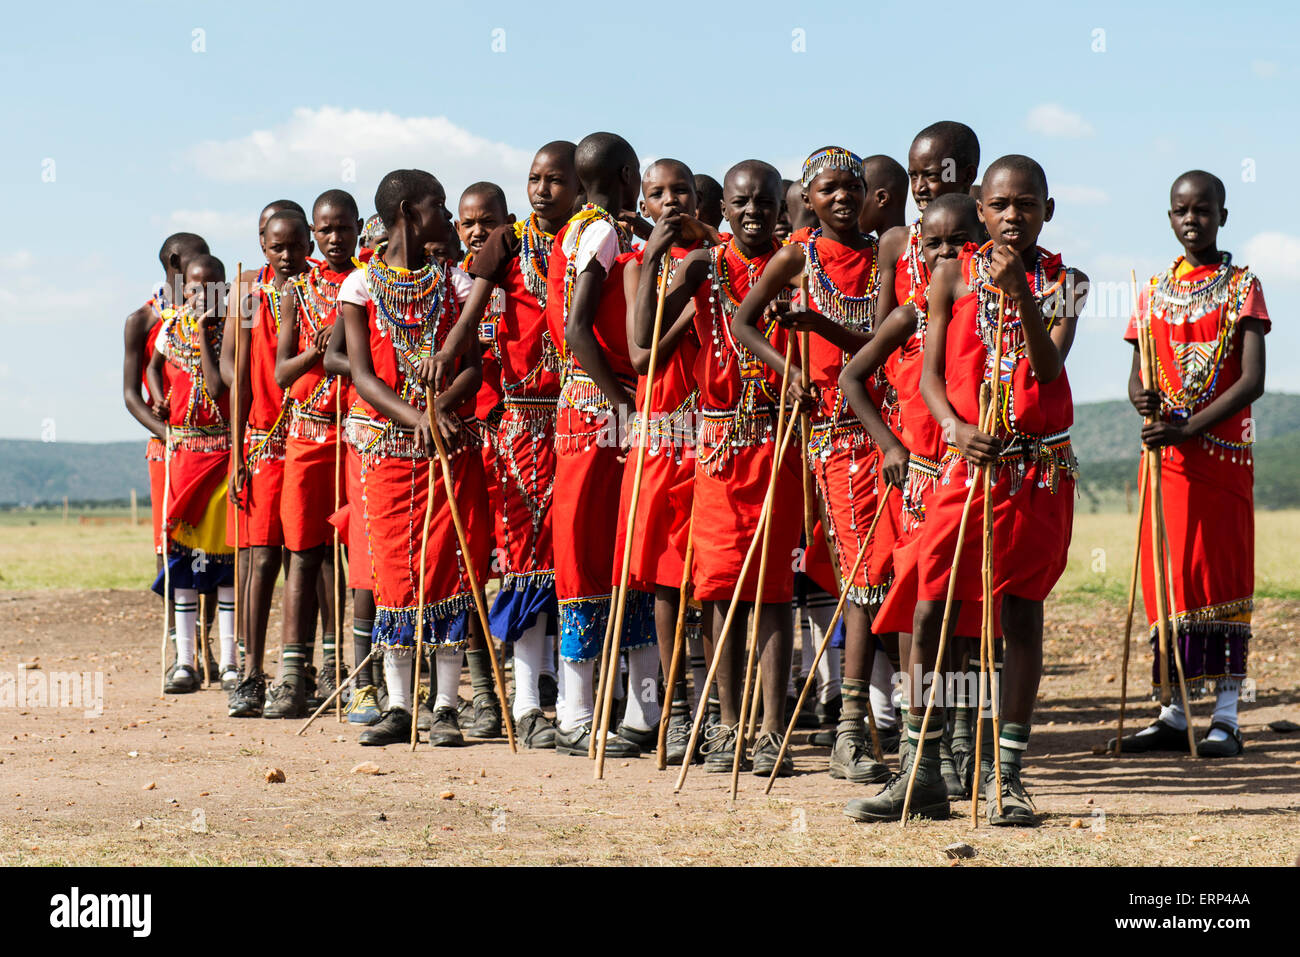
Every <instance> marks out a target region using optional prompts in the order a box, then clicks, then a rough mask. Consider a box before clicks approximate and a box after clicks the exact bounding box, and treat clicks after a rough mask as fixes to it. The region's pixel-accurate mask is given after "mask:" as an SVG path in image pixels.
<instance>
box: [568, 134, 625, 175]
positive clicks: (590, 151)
mask: <svg viewBox="0 0 1300 957" xmlns="http://www.w3.org/2000/svg"><path fill="white" fill-rule="evenodd" d="M636 164H637V157H636V151H635V150H634V149H632V144H631V143H629V142H628V141H627V140H625V139H623V137H621V136H619V135H618V134H617V133H589V134H587V135H586V136H584V137H583V138H582V141H581V142H580V143H578V145H577V147H576V148H575V149H574V153H573V165H574V166H575V167H576V168H577V170H578V179H580V180H581V181H582V184H583V186H587V185H588V184H589V183H605V182H608V181H610V180H612V179H613V178H614V176H615V175H616V174H617V172H618V171H619V170H620V169H622V168H623V167H624V166H635V165H636Z"/></svg>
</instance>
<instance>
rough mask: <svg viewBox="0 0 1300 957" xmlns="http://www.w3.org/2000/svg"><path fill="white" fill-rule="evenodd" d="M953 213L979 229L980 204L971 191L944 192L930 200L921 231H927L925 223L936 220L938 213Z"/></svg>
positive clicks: (922, 218) (922, 220) (922, 219)
mask: <svg viewBox="0 0 1300 957" xmlns="http://www.w3.org/2000/svg"><path fill="white" fill-rule="evenodd" d="M945 212H948V213H952V215H954V216H956V217H958V219H964V220H966V221H967V223H968V224H969V225H972V226H974V227H975V229H976V231H977V232H978V231H979V225H980V219H979V211H978V206H977V204H976V202H975V197H974V196H971V195H970V194H969V193H944V194H943V195H942V196H936V197H935V198H934V199H932V200H930V202H929V203H927V204H926V207H925V215H924V216H923V217H921V233H922V234H924V233H925V224H926V223H927V222H934V218H935V214H936V213H945Z"/></svg>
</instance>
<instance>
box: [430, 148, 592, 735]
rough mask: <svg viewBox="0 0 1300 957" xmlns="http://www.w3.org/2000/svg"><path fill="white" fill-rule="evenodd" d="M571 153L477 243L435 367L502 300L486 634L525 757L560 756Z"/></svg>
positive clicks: (458, 349) (543, 171) (538, 159)
mask: <svg viewBox="0 0 1300 957" xmlns="http://www.w3.org/2000/svg"><path fill="white" fill-rule="evenodd" d="M575 149H576V147H575V146H574V144H572V143H569V142H565V141H556V142H553V143H548V144H546V145H545V146H543V147H542V148H541V149H540V150H538V151H537V155H536V156H534V157H533V162H532V166H531V167H530V168H529V171H528V186H527V190H528V201H529V203H530V205H531V206H532V208H533V212H532V213H531V214H530V215H529V217H528V218H527V219H526V220H522V221H519V222H511V223H509V224H507V225H500V226H498V227H497V228H496V229H495V230H493V231H492V232H491V233H490V234H489V235H488V236H487V238H486V239H485V240H484V241H483V242H482V243H481V244H480V246H479V248H478V251H477V252H476V253H475V254H474V256H473V258H472V260H471V261H470V262H469V264H468V271H469V274H470V276H471V277H473V280H474V283H473V286H472V288H471V289H470V292H469V297H468V299H466V301H465V305H464V308H463V310H462V312H461V317H460V320H459V322H458V323H457V325H456V328H455V330H454V331H453V332H452V334H451V336H449V337H448V340H447V343H446V344H445V345H444V347H443V349H442V350H441V351H440V352H439V355H438V356H437V357H435V359H436V361H438V362H439V363H440V364H442V363H448V362H450V361H451V360H453V359H454V358H455V357H456V356H458V355H461V354H463V353H464V352H465V351H466V350H467V349H469V348H470V345H471V343H472V341H473V339H474V338H475V336H476V333H477V332H478V331H479V330H481V329H482V327H483V321H484V318H485V316H487V315H489V310H491V309H492V308H493V301H494V300H496V299H498V298H499V299H500V308H499V314H498V315H496V316H495V318H494V319H493V320H492V321H494V322H495V324H496V328H495V330H494V336H493V342H494V344H495V349H496V354H497V357H498V359H499V361H500V374H501V389H502V393H503V403H504V411H503V412H502V413H501V418H500V422H499V424H498V426H497V428H496V431H495V441H496V446H495V456H494V458H493V462H494V465H495V468H496V481H497V484H498V486H499V488H500V490H501V507H500V509H499V510H498V512H497V513H496V538H497V542H498V548H499V551H498V553H497V554H498V558H499V561H500V571H501V576H502V581H501V590H500V591H499V592H498V593H497V598H496V601H495V603H494V604H493V606H492V614H491V618H490V622H489V623H490V624H491V626H492V632H493V634H494V635H496V636H497V637H499V638H501V639H502V640H503V641H506V642H511V643H512V644H513V651H514V666H513V667H514V689H515V700H514V706H513V716H514V719H515V728H516V732H517V738H518V740H519V741H521V742H522V743H523V745H524V747H526V748H554V747H555V726H554V724H552V723H551V721H550V719H549V718H547V717H546V715H545V714H543V712H542V707H543V701H542V687H541V685H542V680H543V679H542V676H543V675H544V674H546V673H547V671H548V668H549V667H550V666H551V663H552V660H553V657H554V653H555V642H554V628H555V623H556V621H557V619H558V617H559V610H558V608H557V606H556V603H555V551H554V547H553V544H552V532H551V492H552V487H553V485H554V482H555V407H556V403H557V402H558V401H559V396H560V379H559V357H558V353H557V352H556V349H555V345H554V343H553V342H552V340H551V336H550V333H549V332H548V330H547V327H546V301H547V283H546V278H547V270H548V268H549V263H550V258H551V251H552V246H553V243H554V241H555V234H556V232H558V231H559V230H560V229H561V228H562V227H563V226H564V224H565V223H566V222H568V219H569V217H570V216H571V215H572V214H573V209H574V206H575V204H576V203H577V198H578V191H579V189H580V186H579V183H578V174H577V170H576V169H575V168H574V159H573V157H574V150H575ZM462 202H463V200H462ZM502 209H503V210H504V203H503V204H502ZM462 218H463V208H462ZM481 395H482V392H481V391H480V396H481Z"/></svg>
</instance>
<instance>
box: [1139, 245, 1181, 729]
mask: <svg viewBox="0 0 1300 957" xmlns="http://www.w3.org/2000/svg"><path fill="white" fill-rule="evenodd" d="M1130 275H1131V276H1132V281H1133V290H1134V302H1135V304H1136V299H1137V274H1136V273H1135V272H1132V271H1130ZM1150 326H1151V320H1150V316H1148V317H1147V319H1146V321H1145V322H1144V321H1142V320H1141V319H1139V320H1138V352H1139V360H1140V362H1141V371H1142V388H1144V389H1151V388H1152V386H1153V385H1154V384H1155V356H1154V355H1153V353H1154V352H1155V343H1154V342H1153V341H1152V340H1151V338H1150ZM1152 421H1154V420H1153V419H1152V418H1150V417H1148V418H1147V419H1146V422H1147V423H1148V424H1149V423H1151V422H1152ZM1142 454H1143V458H1144V459H1145V461H1146V463H1147V468H1148V469H1149V470H1150V473H1151V475H1150V486H1151V490H1150V496H1149V502H1148V504H1149V506H1150V516H1149V517H1150V523H1151V571H1152V578H1153V580H1154V581H1155V592H1156V628H1157V632H1156V633H1157V636H1158V642H1157V647H1158V649H1159V653H1160V671H1159V679H1160V704H1161V705H1163V706H1165V707H1168V705H1169V702H1170V701H1171V700H1172V697H1173V695H1172V689H1171V688H1170V683H1171V682H1170V680H1169V677H1170V675H1169V638H1170V635H1169V616H1168V610H1167V593H1166V591H1165V588H1166V584H1167V583H1166V582H1165V572H1164V569H1163V568H1162V567H1161V562H1160V525H1161V518H1160V516H1161V514H1162V510H1163V506H1164V501H1163V499H1164V496H1163V495H1162V490H1163V485H1162V482H1161V466H1162V460H1161V456H1160V453H1159V451H1153V450H1151V449H1146V448H1144V449H1143V450H1142Z"/></svg>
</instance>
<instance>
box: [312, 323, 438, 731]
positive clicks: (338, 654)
mask: <svg viewBox="0 0 1300 957" xmlns="http://www.w3.org/2000/svg"><path fill="white" fill-rule="evenodd" d="M338 331H339V330H337V329H336V330H335V332H338ZM342 459H343V382H342V380H340V379H338V378H335V380H334V511H336V512H337V511H338V510H339V497H340V496H339V484H340V482H341V480H340V478H339V471H340V468H341V464H342ZM342 560H343V555H342V548H341V547H340V542H339V529H338V526H337V525H335V526H334V687H335V688H338V687H339V685H340V683H341V682H342V681H343V644H344V642H343V595H342V593H341V592H340V591H339V571H340V568H339V566H340V565H341V564H342ZM420 577H421V578H423V577H424V576H420ZM334 717H335V719H336V720H338V721H339V722H342V721H343V696H342V695H339V696H338V700H337V701H336V703H335V705H334Z"/></svg>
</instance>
